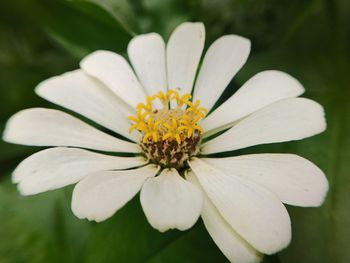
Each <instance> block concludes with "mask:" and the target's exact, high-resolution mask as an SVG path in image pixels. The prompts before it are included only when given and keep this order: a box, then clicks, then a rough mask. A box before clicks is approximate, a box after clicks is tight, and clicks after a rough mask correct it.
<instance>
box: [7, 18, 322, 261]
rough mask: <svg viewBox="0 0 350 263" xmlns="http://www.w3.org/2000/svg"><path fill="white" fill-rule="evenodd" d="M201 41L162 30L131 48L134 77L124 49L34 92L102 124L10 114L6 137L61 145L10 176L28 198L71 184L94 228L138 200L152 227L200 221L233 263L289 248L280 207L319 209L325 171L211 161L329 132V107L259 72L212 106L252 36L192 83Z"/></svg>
mask: <svg viewBox="0 0 350 263" xmlns="http://www.w3.org/2000/svg"><path fill="white" fill-rule="evenodd" d="M204 39H205V29H204V26H203V24H202V23H183V24H181V25H180V26H178V27H177V28H176V29H175V31H174V32H173V33H172V35H171V37H170V39H169V41H168V44H167V46H165V44H164V41H163V39H162V38H161V36H159V35H158V34H156V33H150V34H145V35H140V36H136V37H134V38H133V39H132V40H131V41H130V43H129V45H128V56H129V60H130V62H131V64H132V66H133V68H131V67H130V65H129V64H128V62H127V61H126V60H125V59H124V58H123V57H122V56H120V55H118V54H115V53H113V52H110V51H96V52H94V53H92V54H90V55H88V56H87V57H85V58H84V59H83V60H82V61H81V63H80V69H77V70H74V71H72V72H68V73H65V74H63V75H60V76H56V77H53V78H50V79H48V80H46V81H44V82H42V83H40V84H39V86H38V87H37V88H36V93H37V94H38V95H39V96H41V97H42V98H44V99H46V100H48V101H50V102H53V103H55V104H57V105H59V106H61V107H64V108H66V109H68V110H70V111H71V112H75V113H77V114H78V115H81V116H84V117H85V118H87V119H89V120H90V123H91V122H92V123H94V124H96V125H98V128H99V129H98V128H94V127H93V126H91V124H86V123H85V122H83V121H81V120H79V119H78V118H76V117H74V116H72V115H70V114H68V113H64V112H63V111H60V110H53V109H44V108H33V109H26V110H23V111H21V112H19V113H17V114H15V115H14V116H13V117H12V118H11V119H10V120H9V121H8V123H7V126H6V129H5V132H4V140H5V141H7V142H11V143H16V144H24V145H33V146H57V147H55V148H50V149H46V150H43V151H40V152H38V153H36V154H34V155H32V156H30V157H28V158H27V159H26V160H24V161H23V162H22V163H21V164H20V165H19V166H18V167H17V168H16V170H15V171H14V172H13V182H14V183H16V184H18V189H19V191H20V192H21V194H23V195H33V194H37V193H40V192H44V191H48V190H51V189H56V188H60V187H64V186H66V185H69V184H74V183H77V185H76V186H75V188H74V191H73V197H72V211H73V213H74V214H75V215H76V216H77V217H79V218H87V219H88V220H95V221H97V222H100V221H103V220H105V219H107V218H109V217H111V216H112V215H113V214H114V213H115V212H116V211H117V210H118V209H120V208H121V207H123V206H124V205H125V203H127V202H128V201H129V200H130V199H132V198H133V197H134V196H135V195H136V194H137V193H138V192H139V191H140V200H141V205H142V208H143V211H144V213H145V215H146V217H147V219H148V221H149V223H150V224H151V225H152V226H153V227H154V228H156V229H158V230H159V231H161V232H163V231H166V230H168V229H175V228H176V229H179V230H186V229H189V228H190V227H191V226H193V225H194V224H195V222H196V221H197V219H198V217H199V216H201V217H202V219H203V221H204V224H205V227H206V228H207V230H208V232H209V234H210V235H211V237H212V238H213V240H214V242H215V243H216V244H217V245H218V247H219V248H220V249H221V251H222V252H223V253H224V254H225V256H226V257H227V258H228V259H229V260H230V261H234V262H258V261H260V259H261V255H262V254H273V253H276V252H277V251H279V250H281V249H283V248H285V247H286V246H287V245H288V244H289V242H290V240H291V222H290V218H289V215H288V213H287V210H286V208H285V207H284V205H283V203H285V204H288V205H295V206H303V207H306V206H320V205H321V204H322V203H323V201H324V198H325V195H326V192H327V189H328V182H327V179H326V177H325V176H324V174H323V173H322V171H321V170H320V169H319V168H318V167H316V166H315V165H314V164H312V163H311V162H309V161H307V160H305V159H304V158H302V157H299V156H296V155H293V154H251V155H243V156H234V157H225V158H218V157H216V158H214V157H213V155H211V154H216V153H220V152H229V153H231V152H232V154H234V151H235V150H238V149H243V148H246V147H249V146H253V145H261V144H267V143H277V142H285V141H292V140H300V139H303V138H306V137H310V136H313V135H315V134H318V133H321V132H323V131H324V130H325V128H326V123H325V118H324V111H323V108H322V107H321V106H320V105H319V104H318V103H316V102H314V101H312V100H309V99H306V98H297V97H298V96H300V95H301V94H302V93H303V92H304V88H303V87H302V85H301V84H300V83H299V82H298V81H297V80H296V79H294V78H293V77H291V76H289V75H288V74H286V73H283V72H280V71H275V70H269V71H264V72H260V73H258V74H256V75H255V76H253V77H252V78H251V79H250V80H248V81H247V82H246V83H245V84H244V85H243V86H242V87H241V88H240V89H239V90H238V91H237V92H236V93H235V94H233V95H232V96H231V97H230V98H229V99H228V100H226V101H225V102H224V103H223V104H222V105H220V106H218V107H217V108H215V107H214V105H215V103H216V102H217V101H218V99H219V97H220V96H221V94H222V92H223V91H224V89H225V88H226V86H227V85H228V84H229V82H230V81H231V79H232V78H233V76H234V75H235V74H236V73H237V72H238V71H239V69H240V68H241V67H242V66H243V64H244V63H245V62H246V60H247V57H248V55H249V52H250V41H249V40H248V39H246V38H243V37H240V36H237V35H226V36H223V37H221V38H219V39H217V40H216V41H215V42H214V43H213V44H212V45H211V46H210V47H209V49H208V50H207V52H206V54H205V56H204V58H203V61H202V65H201V67H200V69H199V72H198V75H197V78H196V72H197V68H198V65H199V62H200V59H201V55H202V51H203V47H204ZM134 72H135V73H134ZM195 78H196V81H195V84H194V80H195ZM193 84H194V85H193ZM193 86H194V88H193ZM101 129H102V131H101ZM86 149H89V150H93V151H94V152H93V151H89V150H86ZM101 152H102V153H101ZM125 153H129V154H125Z"/></svg>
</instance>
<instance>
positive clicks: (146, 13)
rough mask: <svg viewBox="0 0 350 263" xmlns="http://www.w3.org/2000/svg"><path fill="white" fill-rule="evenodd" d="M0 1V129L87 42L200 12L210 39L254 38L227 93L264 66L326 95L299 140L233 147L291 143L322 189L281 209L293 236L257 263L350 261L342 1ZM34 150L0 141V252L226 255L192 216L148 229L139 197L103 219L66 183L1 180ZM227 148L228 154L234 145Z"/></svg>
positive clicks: (119, 257) (348, 11)
mask: <svg viewBox="0 0 350 263" xmlns="http://www.w3.org/2000/svg"><path fill="white" fill-rule="evenodd" d="M0 5H1V8H0V10H1V11H0V39H1V41H0V50H1V51H0V91H1V92H0V102H1V112H0V131H2V129H3V127H4V124H5V122H6V120H7V119H8V118H9V116H10V115H12V114H13V113H15V112H16V111H18V110H20V109H23V108H28V107H34V106H35V107H36V106H48V105H49V104H48V103H46V102H44V101H43V100H41V99H39V98H37V97H36V96H35V94H34V93H33V88H34V87H35V86H36V85H37V84H38V83H39V82H40V81H41V80H43V79H45V78H47V77H49V76H52V75H55V74H59V73H63V72H65V71H68V70H71V69H73V68H76V67H78V62H79V59H81V58H82V57H83V56H85V55H86V54H88V53H89V52H91V51H93V50H96V49H108V50H113V51H116V52H120V53H124V52H125V50H126V46H127V43H128V41H129V40H130V39H131V38H132V36H133V35H134V34H139V33H144V32H150V31H156V32H159V33H161V34H162V35H163V36H164V37H165V38H167V37H168V36H169V34H170V32H171V30H172V29H173V28H174V27H175V26H176V25H177V24H178V23H180V22H182V21H186V20H189V21H204V23H205V24H206V30H207V42H206V44H207V45H208V44H209V43H211V42H212V41H213V40H214V39H215V38H216V37H218V36H220V35H222V34H232V33H233V34H241V35H243V36H246V37H249V38H250V39H252V44H253V47H252V49H253V50H252V55H251V56H250V58H249V60H248V63H247V65H246V66H245V67H244V68H243V69H242V70H241V72H239V74H238V75H237V77H236V78H235V80H234V82H232V83H231V85H230V87H229V88H228V89H227V90H226V92H225V96H224V97H223V98H222V99H225V98H227V96H228V95H230V94H232V92H234V90H235V89H237V87H239V86H240V85H241V84H242V83H244V82H245V81H246V80H247V79H248V78H249V77H251V76H252V75H253V74H255V73H257V72H259V71H261V70H265V69H279V70H283V71H286V72H288V73H290V74H291V75H293V76H295V77H296V78H297V79H299V80H300V81H301V82H302V83H303V84H304V86H305V88H306V90H307V92H306V94H305V96H306V97H309V98H312V99H315V100H316V101H318V102H320V103H321V104H322V105H324V107H325V109H326V114H327V120H328V130H327V131H326V132H325V133H324V134H322V135H318V136H316V137H313V138H310V139H306V140H303V141H298V142H290V143H284V144H275V145H268V146H258V147H251V148H250V149H245V150H242V151H239V152H238V153H253V152H291V153H296V154H299V155H301V156H303V157H306V158H308V159H310V160H311V161H313V162H314V163H316V164H317V165H318V166H319V167H320V168H322V170H323V171H325V173H326V174H327V176H328V179H329V182H330V191H329V193H328V196H327V200H326V203H325V204H324V205H323V206H322V207H321V208H297V207H288V210H289V212H290V215H291V218H292V223H293V241H292V243H291V245H290V246H289V247H288V248H287V249H286V250H284V251H282V252H281V253H279V254H278V255H274V256H270V257H265V259H264V262H283V263H296V262H308V263H322V262H325V263H333V262H334V263H346V262H350V254H349V253H348V249H349V245H348V244H350V227H349V226H350V205H349V204H350V203H349V201H350V177H349V174H348V168H349V164H348V163H349V161H350V137H349V134H350V104H349V102H348V98H349V97H350V90H349V83H350V75H349V70H350V61H349V58H350V54H349V53H350V52H349V50H348V47H349V44H350V28H349V27H348V25H349V24H350V4H349V2H348V1H346V0H339V1H332V0H328V1H321V0H311V1H302V0H297V1H277V0H264V1H252V0H247V1H240V0H221V1H211V0H191V1H185V0H178V1H175V0H132V1H126V0H103V1H97V0H85V1H79V0H70V1H68V0H51V1H44V0H28V1H19V0H17V1H6V2H5V1H3V2H2V3H1V4H0ZM35 150H36V149H34V148H30V147H22V146H13V145H9V144H5V143H4V142H0V176H1V177H0V179H1V182H0V222H1V226H0V237H1V242H0V262H4V263H7V262H8V263H10V262H11V263H12V262H30V263H31V262H38V263H39V262H62V261H64V262H154V263H156V262H226V259H225V257H224V256H223V255H222V254H221V252H220V251H219V250H218V248H216V246H215V244H214V243H213V242H212V240H211V239H210V237H209V235H208V234H207V233H206V231H205V228H204V226H203V223H202V222H201V221H199V222H198V223H197V224H196V225H195V226H194V228H193V229H191V230H189V231H185V232H180V231H170V232H167V233H165V234H161V233H159V232H157V231H156V230H154V229H152V228H151V227H150V226H149V225H148V223H147V222H146V219H145V217H144V215H143V213H142V211H141V207H140V205H139V201H138V197H136V198H134V200H133V201H132V202H130V203H129V204H127V205H126V206H125V207H124V208H123V209H121V211H119V212H118V213H117V214H116V215H115V216H113V217H112V218H111V219H109V220H107V221H106V222H103V223H100V224H95V223H89V222H86V221H82V220H78V219H77V218H75V217H74V216H73V215H72V213H71V211H70V195H71V191H72V188H71V187H68V188H66V189H61V190H56V191H52V192H48V193H44V194H41V195H37V196H33V197H21V196H20V195H19V194H18V193H17V191H16V189H15V186H14V185H12V184H11V182H10V173H11V171H12V170H13V169H14V167H15V166H16V164H17V163H18V162H19V161H20V160H21V159H23V158H24V157H25V156H27V155H29V154H30V153H32V152H34V151H35ZM235 154H237V153H235Z"/></svg>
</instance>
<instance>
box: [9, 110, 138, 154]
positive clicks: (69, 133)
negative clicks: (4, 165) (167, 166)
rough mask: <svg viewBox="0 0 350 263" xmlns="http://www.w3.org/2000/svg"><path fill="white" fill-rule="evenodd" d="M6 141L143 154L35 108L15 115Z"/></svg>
mask: <svg viewBox="0 0 350 263" xmlns="http://www.w3.org/2000/svg"><path fill="white" fill-rule="evenodd" d="M3 139H4V140H5V141H7V142H10V143H16V144H23V145H33V146H75V147H82V148H88V149H93V150H100V151H111V152H139V149H138V147H137V145H136V144H135V143H130V142H126V141H123V140H120V139H118V138H115V137H113V136H111V135H108V134H106V133H103V132H101V131H99V130H97V129H95V128H93V127H91V126H89V125H87V124H86V123H84V122H82V121H81V120H79V119H77V118H75V117H73V116H71V115H69V114H67V113H64V112H62V111H58V110H52V109H43V108H32V109H27V110H22V111H20V112H18V113H16V114H15V115H13V116H12V117H11V118H10V119H9V120H8V122H7V124H6V128H5V131H4V135H3Z"/></svg>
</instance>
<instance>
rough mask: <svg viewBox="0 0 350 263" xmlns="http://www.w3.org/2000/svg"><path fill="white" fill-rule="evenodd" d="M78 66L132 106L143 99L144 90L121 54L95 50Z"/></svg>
mask: <svg viewBox="0 0 350 263" xmlns="http://www.w3.org/2000/svg"><path fill="white" fill-rule="evenodd" d="M80 67H81V68H82V69H83V70H84V71H85V72H87V73H88V74H89V75H91V76H93V77H96V78H97V79H99V80H100V81H102V83H104V84H105V85H106V86H107V87H108V88H110V89H111V90H112V91H113V92H114V93H115V94H117V95H118V96H119V97H120V98H121V99H123V100H124V101H125V102H126V103H128V104H129V105H131V106H132V107H133V108H135V107H136V105H137V104H138V103H139V102H142V101H144V99H145V96H146V95H145V92H144V90H143V88H142V86H141V84H140V83H139V82H138V80H137V78H136V76H135V74H134V72H133V71H132V69H131V67H130V65H129V64H128V62H127V61H126V60H125V59H124V58H123V57H122V56H120V55H118V54H116V53H114V52H111V51H105V50H99V51H95V52H93V53H91V54H90V55H88V56H87V57H85V58H84V59H83V60H82V61H81V62H80Z"/></svg>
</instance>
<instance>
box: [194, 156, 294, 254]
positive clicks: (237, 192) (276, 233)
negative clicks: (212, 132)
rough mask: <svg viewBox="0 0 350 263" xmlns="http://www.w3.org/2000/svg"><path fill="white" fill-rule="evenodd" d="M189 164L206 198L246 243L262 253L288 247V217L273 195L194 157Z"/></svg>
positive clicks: (289, 231) (271, 252)
mask: <svg viewBox="0 0 350 263" xmlns="http://www.w3.org/2000/svg"><path fill="white" fill-rule="evenodd" d="M189 164H190V167H191V168H192V170H193V172H194V174H195V175H196V178H197V180H198V181H199V182H200V184H201V186H202V187H203V189H204V191H205V192H206V194H207V195H208V197H209V199H210V200H211V201H212V202H213V204H214V205H215V207H216V208H217V209H218V210H219V212H220V213H221V215H222V216H223V217H224V218H225V220H226V221H227V223H229V225H230V226H231V227H232V228H233V229H235V230H236V231H237V233H238V234H239V235H240V236H242V238H244V239H245V240H246V241H247V242H248V243H249V244H251V245H252V246H253V247H254V248H256V249H257V250H258V251H260V252H262V253H264V254H273V253H276V252H277V251H279V250H281V249H283V248H285V247H286V246H287V245H288V244H289V242H290V240H291V225H290V218H289V215H288V212H287V210H286V208H285V207H284V206H283V204H282V203H281V201H280V200H279V199H278V198H277V197H276V196H275V195H274V194H272V193H271V192H269V191H268V190H266V189H265V188H263V187H261V186H259V185H257V184H255V183H254V182H251V181H249V180H246V179H244V178H241V177H237V176H234V175H227V174H225V173H223V172H222V171H220V170H218V169H216V168H214V167H212V166H209V165H208V164H206V163H205V162H203V161H201V160H199V159H197V158H193V160H192V161H190V162H189Z"/></svg>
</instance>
